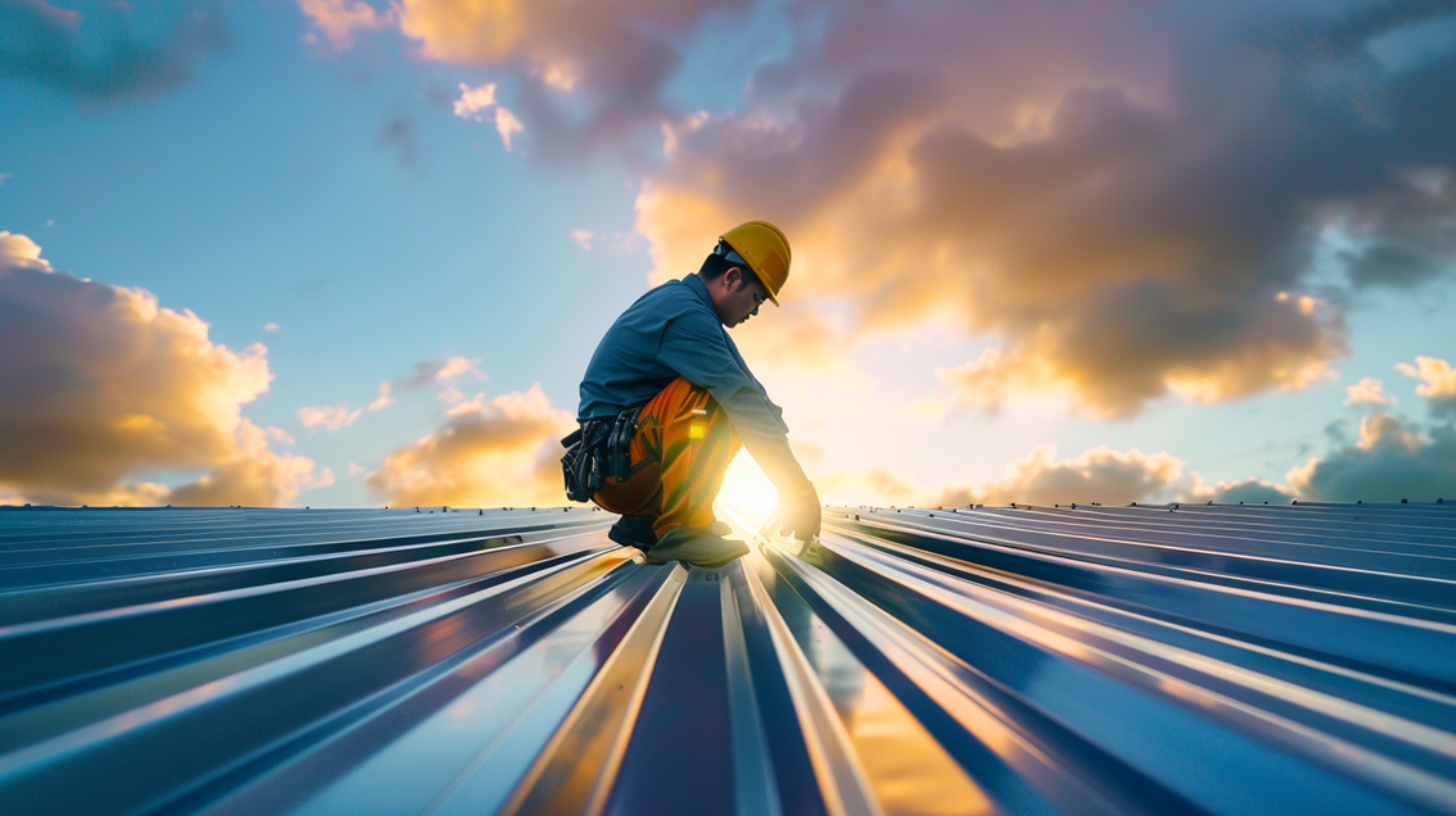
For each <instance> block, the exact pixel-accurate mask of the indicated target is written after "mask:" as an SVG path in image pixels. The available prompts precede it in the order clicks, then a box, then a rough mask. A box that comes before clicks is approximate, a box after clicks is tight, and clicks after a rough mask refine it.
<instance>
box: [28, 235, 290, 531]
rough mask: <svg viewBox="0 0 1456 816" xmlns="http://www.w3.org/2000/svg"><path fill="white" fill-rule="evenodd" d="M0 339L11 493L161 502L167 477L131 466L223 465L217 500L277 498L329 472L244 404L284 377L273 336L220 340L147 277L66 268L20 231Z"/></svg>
mask: <svg viewBox="0 0 1456 816" xmlns="http://www.w3.org/2000/svg"><path fill="white" fill-rule="evenodd" d="M0 347H3V348H4V349H5V350H6V353H5V354H4V355H0V488H4V489H6V490H8V491H9V492H10V493H11V494H12V495H23V496H25V497H29V498H32V499H35V500H37V501H44V502H50V503H61V504H82V503H90V504H138V503H141V504H147V503H159V502H161V501H163V500H164V499H166V498H167V495H168V494H167V492H166V488H164V487H162V486H160V485H157V484H155V483H148V484H140V485H136V484H126V483H124V480H125V479H126V478H127V477H129V476H132V475H134V474H137V473H147V472H155V471H163V470H165V471H195V470H209V469H214V468H217V469H220V470H218V471H217V473H215V474H214V476H213V481H212V482H210V483H209V484H213V485H215V486H213V487H210V488H209V489H208V492H207V493H206V494H205V495H206V496H207V497H208V498H209V499H210V500H215V501H216V502H217V503H220V504H237V503H247V502H252V501H254V500H266V502H262V501H260V503H268V504H277V503H283V502H287V501H288V500H291V499H292V498H293V496H294V495H295V494H296V493H297V492H298V491H299V490H301V489H304V488H305V487H307V486H310V485H315V484H317V483H318V480H317V479H315V478H314V477H313V475H312V472H313V467H314V463H313V462H312V460H309V459H306V458H303V457H294V456H291V455H282V456H279V455H277V454H272V453H270V452H269V451H268V450H267V444H266V438H265V437H266V434H265V432H264V431H262V430H260V429H258V428H257V427H256V426H253V425H252V424H251V423H249V422H248V421H247V420H245V419H243V418H242V415H241V408H242V406H243V405H244V404H246V403H248V402H251V401H253V400H254V399H256V398H257V397H258V395H259V394H262V393H263V392H265V391H267V389H268V384H269V382H270V381H271V380H272V374H270V373H269V371H268V361H267V349H265V348H264V347H263V346H262V345H258V344H255V345H253V346H249V347H248V348H247V349H244V350H243V351H242V352H234V351H232V350H231V349H228V348H227V347H226V346H221V345H218V344H215V343H213V342H211V341H210V340H209V339H208V325H207V323H206V322H204V321H203V320H202V319H201V318H199V317H198V316H197V315H195V314H193V313H192V312H191V311H189V310H183V311H181V312H177V311H174V310H172V309H168V308H163V307H161V306H160V305H159V303H158V300H157V298H156V296H155V295H153V294H152V293H150V292H147V291H146V290H143V289H135V288H122V287H116V286H109V285H106V284H102V283H97V282H94V281H90V280H82V279H78V278H75V277H72V276H71V275H68V274H65V273H63V272H55V271H53V270H52V269H51V267H50V265H49V264H48V263H47V262H46V261H45V260H44V259H43V258H42V257H41V255H40V248H39V247H38V246H36V245H35V243H34V242H33V241H31V240H30V239H28V238H26V237H25V236H23V235H12V234H11V233H8V232H0ZM249 468H251V470H249ZM245 470H246V471H248V477H247V478H243V476H242V475H240V474H241V472H242V471H245ZM229 474H239V475H229ZM263 481H268V485H267V486H266V487H265V486H263V485H262V482H263ZM199 490H200V488H199ZM188 495H202V494H200V493H198V491H196V490H194V491H192V492H191V493H190V494H188ZM181 500H182V499H179V501H181Z"/></svg>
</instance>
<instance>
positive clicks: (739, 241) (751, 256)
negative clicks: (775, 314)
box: [718, 221, 793, 306]
mask: <svg viewBox="0 0 1456 816" xmlns="http://www.w3.org/2000/svg"><path fill="white" fill-rule="evenodd" d="M718 240H720V241H722V242H723V243H725V244H727V245H728V246H729V248H730V249H732V250H733V251H734V252H736V253H738V254H739V256H741V257H742V258H743V260H745V261H747V262H748V268H749V269H751V270H752V271H753V274H755V275H757V276H758V280H759V282H760V283H762V284H763V288H764V289H767V290H768V299H769V300H772V301H773V303H774V305H775V306H777V305H779V290H780V289H782V288H784V281H786V280H788V279H789V261H790V260H791V259H792V256H793V253H792V252H790V250H789V239H788V238H785V237H784V231H783V230H781V229H779V228H778V227H775V226H774V225H773V224H770V223H769V222H767V221H747V222H744V223H742V224H739V225H738V226H736V227H734V228H733V229H731V230H728V231H727V232H725V233H723V235H722V236H720V237H719V238H718Z"/></svg>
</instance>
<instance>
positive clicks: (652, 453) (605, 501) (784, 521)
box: [562, 221, 820, 567]
mask: <svg viewBox="0 0 1456 816" xmlns="http://www.w3.org/2000/svg"><path fill="white" fill-rule="evenodd" d="M789 261H790V251H789V242H788V239H787V238H785V237H784V234H783V232H782V231H780V230H779V229H778V228H777V227H775V226H774V225H772V224H769V223H767V222H765V221H749V222H748V223H746V224H742V225H739V226H737V227H734V228H733V229H731V230H729V231H727V232H725V233H723V235H722V236H721V237H720V238H719V240H718V245H717V247H716V248H715V249H714V250H713V252H712V253H711V254H710V255H708V257H707V259H706V260H705V261H703V265H702V268H700V269H699V270H698V271H697V272H696V273H694V274H689V275H687V276H686V277H684V278H683V279H681V280H673V281H668V282H667V283H664V284H662V285H661V286H658V287H656V288H655V289H652V290H651V291H649V292H647V293H646V294H645V295H643V296H642V297H640V298H638V299H637V302H636V303H633V304H632V305H631V307H629V308H628V309H627V311H625V312H623V313H622V316H621V317H619V318H617V321H616V322H615V323H613V324H612V326H611V328H609V329H608V330H607V333H606V336H604V337H603V338H602V341H601V343H600V344H599V345H598V346H597V350H596V352H595V353H594V354H593V355H592V358H591V362H590V363H589V364H588V365H587V370H586V375H585V377H583V378H582V382H581V406H580V409H579V410H578V412H577V416H578V422H579V423H580V425H581V429H580V430H579V431H578V432H577V433H575V434H572V436H571V437H568V438H567V439H565V440H563V443H564V444H566V445H567V446H568V447H569V448H570V450H569V451H568V453H567V455H566V457H564V458H563V460H562V464H563V467H564V468H565V470H566V481H567V493H568V495H569V496H571V498H573V499H574V500H577V501H585V500H587V499H588V498H590V499H591V500H592V501H595V502H596V504H598V505H599V506H601V507H602V509H604V510H608V511H611V512H613V513H619V514H621V516H622V518H621V519H620V520H618V521H617V523H616V524H615V525H614V526H613V527H612V529H611V531H610V532H609V533H608V536H609V537H610V538H611V539H612V540H613V541H616V542H617V543H619V544H624V545H628V546H634V547H637V548H639V549H641V550H643V552H645V553H646V555H647V561H648V563H654V564H665V563H669V562H672V561H684V562H687V563H689V564H693V565H695V566H700V567H716V566H721V565H723V564H726V563H728V562H730V561H732V560H734V559H736V558H738V557H740V556H742V555H744V554H746V553H747V552H748V547H747V545H746V544H744V543H743V542H742V541H738V540H736V539H727V538H725V537H724V536H725V535H727V534H728V533H730V532H731V529H730V528H729V527H728V526H727V525H726V524H724V523H723V522H721V521H719V520H718V519H717V518H716V516H715V515H714V513H713V501H714V500H715V499H716V498H717V496H718V489H719V488H720V487H721V486H722V483H723V474H724V472H725V471H726V470H727V469H728V463H729V462H730V461H732V459H733V457H734V455H735V454H736V453H737V452H738V450H739V448H740V447H744V446H746V447H747V448H748V452H749V453H750V454H752V456H753V458H754V460H755V461H756V462H758V464H759V466H760V467H761V468H763V471H764V473H765V474H766V475H767V476H768V478H769V479H770V480H771V481H772V482H773V484H774V485H775V486H776V487H777V488H778V493H779V503H778V508H777V509H776V510H775V511H774V514H773V515H772V516H770V518H769V520H768V522H767V523H766V524H765V525H764V527H763V532H764V533H765V534H775V533H780V534H783V535H793V536H796V537H798V538H800V539H803V540H805V541H807V540H810V539H812V538H813V537H814V536H816V535H818V534H819V525H820V509H819V496H818V493H817V492H815V490H814V485H813V483H812V482H810V481H809V479H808V477H806V476H805V475H804V471H803V469H802V468H801V467H800V466H799V463H798V460H796V459H795V458H794V454H793V451H792V450H791V449H790V447H789V440H788V426H786V425H785V424H784V421H783V418H782V414H783V412H782V410H781V409H780V408H779V407H778V406H777V405H775V404H774V403H773V402H772V401H771V400H769V397H768V393H767V392H766V391H765V390H764V387H763V385H762V384H761V383H759V381H758V380H757V379H755V378H754V376H753V374H752V373H750V372H749V370H748V365H747V364H746V363H745V362H744V361H743V357H742V355H740V354H739V353H738V347H737V346H736V345H734V343H733V340H732V338H730V337H729V336H728V332H727V329H729V328H732V327H734V326H738V325H741V324H742V323H743V322H744V321H746V320H748V319H749V318H750V317H753V316H754V315H757V314H758V309H759V306H761V305H762V304H763V302H764V301H765V300H767V301H771V302H772V303H773V304H774V305H775V306H777V305H778V302H779V301H778V296H779V293H780V292H781V291H782V290H783V286H784V282H785V281H786V280H788V277H789Z"/></svg>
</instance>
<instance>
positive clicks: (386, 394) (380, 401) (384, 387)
mask: <svg viewBox="0 0 1456 816" xmlns="http://www.w3.org/2000/svg"><path fill="white" fill-rule="evenodd" d="M390 390H391V388H390V385H389V383H387V382H382V383H380V384H379V396H377V397H375V398H374V401H373V402H371V403H369V406H368V410H370V411H382V410H384V409H385V408H388V407H389V406H391V405H393V404H394V397H393V396H392V395H391V394H390Z"/></svg>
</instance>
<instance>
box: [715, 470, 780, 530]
mask: <svg viewBox="0 0 1456 816" xmlns="http://www.w3.org/2000/svg"><path fill="white" fill-rule="evenodd" d="M778 500H779V491H778V489H777V488H775V487H774V485H773V482H770V481H769V480H768V477H767V476H765V475H763V469H762V468H760V467H759V466H758V463H757V462H755V461H753V457H752V456H750V455H749V453H748V451H747V450H740V451H738V455H737V456H735V457H734V458H733V461H732V462H730V463H729V464H728V472H727V473H726V474H725V475H724V476H723V489H722V490H720V491H718V500H717V501H716V502H714V503H713V512H714V513H716V514H718V516H719V518H724V517H726V515H727V514H726V513H725V512H724V511H725V510H726V511H731V512H732V513H733V514H735V515H737V517H738V518H739V520H741V521H742V522H743V523H744V524H745V525H747V526H748V528H749V530H750V531H756V530H757V529H758V528H759V527H761V526H763V523H764V521H766V520H767V519H768V516H769V514H770V513H772V512H773V509H774V506H775V505H777V504H778Z"/></svg>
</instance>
